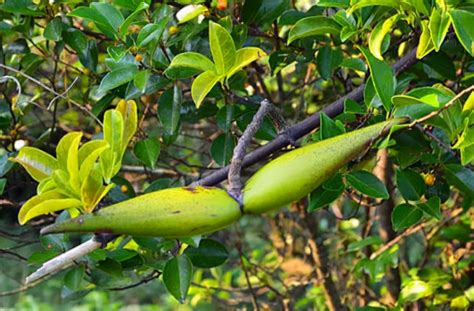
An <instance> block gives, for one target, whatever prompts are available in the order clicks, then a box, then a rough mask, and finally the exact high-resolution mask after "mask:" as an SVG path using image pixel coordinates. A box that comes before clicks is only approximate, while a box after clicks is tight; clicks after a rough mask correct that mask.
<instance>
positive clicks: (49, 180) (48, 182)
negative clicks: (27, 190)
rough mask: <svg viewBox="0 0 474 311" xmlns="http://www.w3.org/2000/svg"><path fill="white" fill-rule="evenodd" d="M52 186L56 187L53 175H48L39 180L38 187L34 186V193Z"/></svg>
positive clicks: (45, 190) (52, 187)
mask: <svg viewBox="0 0 474 311" xmlns="http://www.w3.org/2000/svg"><path fill="white" fill-rule="evenodd" d="M54 188H56V184H55V182H54V180H53V177H52V176H50V177H48V178H45V179H43V180H42V181H40V183H39V184H38V187H36V193H38V194H41V193H43V192H47V191H50V190H53V189H54Z"/></svg>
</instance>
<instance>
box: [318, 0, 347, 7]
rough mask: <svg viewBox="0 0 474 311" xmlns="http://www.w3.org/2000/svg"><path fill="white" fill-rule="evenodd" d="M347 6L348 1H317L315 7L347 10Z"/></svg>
mask: <svg viewBox="0 0 474 311" xmlns="http://www.w3.org/2000/svg"><path fill="white" fill-rule="evenodd" d="M349 4H350V0H319V2H318V4H317V6H322V7H335V8H347V7H348V6H349Z"/></svg>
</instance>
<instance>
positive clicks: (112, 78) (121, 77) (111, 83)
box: [99, 66, 138, 92]
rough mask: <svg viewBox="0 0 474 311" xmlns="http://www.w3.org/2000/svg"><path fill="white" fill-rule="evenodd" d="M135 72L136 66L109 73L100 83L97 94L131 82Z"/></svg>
mask: <svg viewBox="0 0 474 311" xmlns="http://www.w3.org/2000/svg"><path fill="white" fill-rule="evenodd" d="M137 71H138V69H137V67H136V66H127V67H123V68H118V69H115V70H113V71H111V72H109V73H108V74H107V75H106V76H105V77H104V78H103V79H102V81H101V82H100V86H99V92H107V91H110V90H112V89H114V88H116V87H119V86H121V85H122V84H125V83H127V82H129V81H132V80H133V78H134V77H135V75H136V73H137Z"/></svg>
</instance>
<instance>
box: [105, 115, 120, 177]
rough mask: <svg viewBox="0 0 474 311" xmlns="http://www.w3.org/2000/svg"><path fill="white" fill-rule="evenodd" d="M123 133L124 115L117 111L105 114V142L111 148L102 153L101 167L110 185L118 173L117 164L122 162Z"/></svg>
mask: <svg viewBox="0 0 474 311" xmlns="http://www.w3.org/2000/svg"><path fill="white" fill-rule="evenodd" d="M123 132H124V125H123V117H122V114H121V113H120V112H119V111H117V110H108V111H106V112H105V114H104V140H105V141H106V142H107V143H108V144H109V147H110V148H109V149H107V150H105V151H104V152H102V154H101V156H100V165H101V169H102V174H103V177H104V179H105V181H106V182H107V183H110V180H111V179H112V177H113V176H114V175H115V174H116V173H117V172H116V169H115V167H116V165H115V164H116V163H117V161H120V160H121V155H122V139H123Z"/></svg>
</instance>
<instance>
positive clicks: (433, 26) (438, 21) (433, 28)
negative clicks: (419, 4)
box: [429, 8, 451, 52]
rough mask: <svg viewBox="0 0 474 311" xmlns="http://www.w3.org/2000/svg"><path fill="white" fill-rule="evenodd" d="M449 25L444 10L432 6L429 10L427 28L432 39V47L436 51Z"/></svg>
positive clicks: (449, 21)
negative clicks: (431, 10)
mask: <svg viewBox="0 0 474 311" xmlns="http://www.w3.org/2000/svg"><path fill="white" fill-rule="evenodd" d="M449 26H451V19H450V18H449V15H448V14H446V12H444V11H442V10H440V9H437V8H433V12H431V16H430V21H429V28H430V33H431V40H432V41H433V45H434V48H435V50H436V52H438V51H439V49H440V48H441V44H443V41H444V38H445V37H446V34H447V33H448V30H449Z"/></svg>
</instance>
